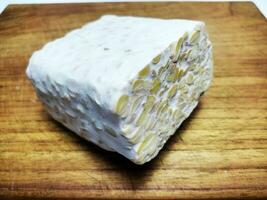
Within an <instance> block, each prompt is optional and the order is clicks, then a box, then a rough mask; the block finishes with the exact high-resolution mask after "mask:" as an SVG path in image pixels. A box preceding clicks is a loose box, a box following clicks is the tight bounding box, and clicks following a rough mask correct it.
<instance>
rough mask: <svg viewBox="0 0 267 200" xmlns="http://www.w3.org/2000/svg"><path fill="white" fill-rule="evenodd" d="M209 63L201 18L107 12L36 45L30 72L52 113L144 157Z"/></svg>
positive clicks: (109, 145)
mask: <svg viewBox="0 0 267 200" xmlns="http://www.w3.org/2000/svg"><path fill="white" fill-rule="evenodd" d="M212 68H213V63H212V46H211V42H210V41H209V38H208V35H207V32H206V30H205V24H204V23H203V22H199V21H189V20H176V19H175V20H174V19H173V20H163V19H153V18H142V17H125V16H121V17H119V16H111V15H109V16H103V17H101V18H100V19H99V20H97V21H94V22H91V23H88V24H86V25H85V26H83V27H82V28H80V29H77V30H74V31H71V32H70V33H68V34H67V35H66V36H64V37H63V38H60V39H57V40H55V41H52V42H49V43H48V44H46V45H45V46H44V47H43V48H42V49H41V50H39V51H37V52H35V53H34V54H33V55H32V57H31V59H30V62H29V66H28V68H27V76H28V77H29V79H30V80H31V81H32V84H33V85H34V87H35V90H36V92H37V95H38V96H39V98H40V99H41V101H42V102H43V103H44V106H45V108H46V110H47V111H48V112H49V113H50V114H51V115H52V117H53V118H54V119H56V120H57V121H59V122H61V123H62V124H64V125H65V126H66V127H68V128H69V129H71V130H72V131H74V132H75V133H77V134H78V135H80V136H81V137H83V138H85V139H86V140H89V141H91V142H93V143H95V144H96V145H98V146H100V147H102V148H104V149H106V150H109V151H116V152H118V153H120V154H122V155H123V156H125V157H126V158H128V159H130V160H131V161H133V162H134V163H136V164H143V163H145V162H148V161H150V160H151V159H152V158H154V157H155V156H156V155H157V154H158V152H159V150H160V149H161V148H162V147H163V145H164V143H165V142H166V141H167V140H168V138H169V137H170V136H171V135H172V134H174V132H175V130H176V129H177V128H179V126H180V125H181V123H182V122H183V121H184V120H185V119H186V118H187V117H188V116H189V115H190V113H191V112H192V111H193V109H194V108H195V107H196V105H197V103H198V100H199V97H200V95H201V94H202V93H203V92H204V91H206V90H207V89H208V87H209V85H210V83H211V80H212V76H213V71H212Z"/></svg>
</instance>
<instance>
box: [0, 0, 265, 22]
mask: <svg viewBox="0 0 267 200" xmlns="http://www.w3.org/2000/svg"><path fill="white" fill-rule="evenodd" d="M130 1H138V0H0V14H1V12H2V11H3V10H4V9H5V8H6V6H8V5H9V4H26V3H27V4H34V3H36V4H40V3H80V2H130ZM140 1H141V0H139V2H140ZM145 1H161V0H143V2H145ZM169 1H179V0H169ZM180 1H191V2H192V0H180ZM193 1H205V0H193ZM215 1H223V0H215ZM234 1H242V0H234ZM251 1H252V2H254V3H255V5H256V6H257V7H258V9H259V10H260V11H261V12H262V14H263V15H264V16H265V18H267V0H251Z"/></svg>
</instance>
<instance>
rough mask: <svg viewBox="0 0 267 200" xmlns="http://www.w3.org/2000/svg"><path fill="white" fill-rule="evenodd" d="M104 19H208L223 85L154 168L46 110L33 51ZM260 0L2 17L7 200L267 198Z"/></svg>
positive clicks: (2, 184) (266, 89) (53, 8)
mask: <svg viewBox="0 0 267 200" xmlns="http://www.w3.org/2000/svg"><path fill="white" fill-rule="evenodd" d="M103 14H119V15H134V16H150V17H159V18H186V19H196V20H203V21H205V22H206V25H207V28H208V31H209V34H210V37H211V40H212V42H213V45H214V63H215V71H214V81H213V84H212V87H211V88H210V89H209V90H208V92H206V93H205V95H204V96H203V98H202V99H201V102H200V104H199V106H198V108H197V109H196V110H195V111H194V112H193V114H192V115H191V117H190V118H189V119H188V120H187V121H186V122H184V123H183V125H182V127H181V128H180V129H179V130H177V133H176V134H175V135H174V136H173V137H171V139H170V140H169V142H168V143H167V144H166V145H165V147H164V148H163V150H162V151H161V153H160V154H159V155H158V156H157V158H156V159H154V160H153V161H152V162H150V163H148V164H146V165H144V166H136V165H134V164H132V163H130V162H129V161H127V160H126V159H125V158H123V157H122V156H120V155H118V154H116V153H110V152H106V151H104V150H101V149H100V148H98V147H96V146H95V145H93V144H91V143H89V142H86V141H84V140H83V139H81V138H79V137H78V136H76V135H75V134H74V133H72V132H71V131H69V130H67V129H66V128H64V127H63V126H62V125H60V124H59V123H57V122H55V121H54V120H52V119H51V117H49V116H48V114H47V113H46V112H45V111H44V109H43V106H42V105H41V103H40V101H39V100H38V99H37V98H36V95H35V93H34V90H33V87H32V86H31V85H30V82H29V81H28V80H27V78H26V76H25V69H26V66H27V62H28V59H29V57H30V56H31V54H32V53H33V52H34V51H35V50H37V49H39V48H41V47H42V46H43V45H44V44H45V43H47V42H48V41H50V40H52V39H55V38H58V37H62V36H63V35H64V34H65V33H67V32H68V31H70V30H72V29H74V28H78V27H80V26H81V25H83V24H85V23H86V22H88V21H92V20H95V19H97V18H99V17H100V16H101V15H103ZM266 22H267V21H266V19H264V17H263V16H262V15H261V14H260V12H259V11H258V10H257V9H256V7H255V6H254V5H253V4H252V3H103V4H102V3H98V4H67V5H25V6H22V5H19V6H10V7H8V9H7V10H6V11H4V13H3V14H2V15H0V199H6V198H8V199H18V198H27V197H28V198H29V199H33V198H43V197H47V198H69V199H73V198H76V199H85V198H93V197H94V198H108V199H109V198H122V199H127V198H140V199H144V198H157V199H163V198H175V199H189V198H190V199H199V198H205V199H209V198H226V197H231V198H238V197H239V198H240V197H242V198H252V197H258V198H259V197H261V198H264V197H265V198H267V23H266Z"/></svg>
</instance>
